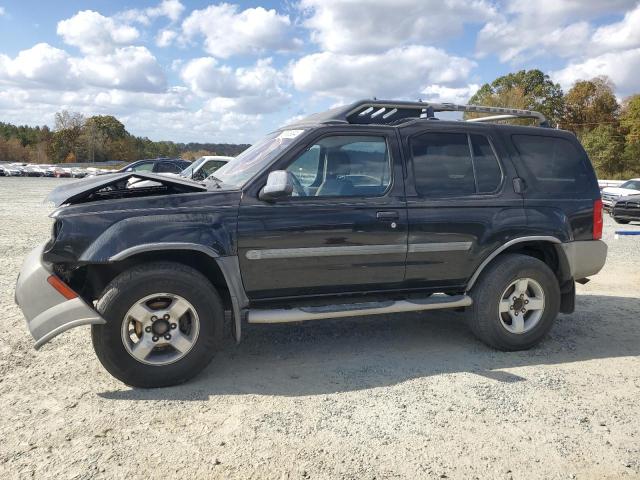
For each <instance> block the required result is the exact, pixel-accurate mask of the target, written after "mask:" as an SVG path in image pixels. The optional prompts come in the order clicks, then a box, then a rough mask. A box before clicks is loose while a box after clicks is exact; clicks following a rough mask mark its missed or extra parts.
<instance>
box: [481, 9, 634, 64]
mask: <svg viewBox="0 0 640 480" xmlns="http://www.w3.org/2000/svg"><path fill="white" fill-rule="evenodd" d="M636 3H637V0H604V1H603V0H601V1H597V2H585V1H581V0H539V1H531V0H514V1H511V2H508V3H506V5H505V7H504V8H503V9H501V10H500V12H501V13H500V15H498V16H497V17H496V18H494V19H492V20H490V21H489V22H487V23H486V24H485V26H484V27H483V28H482V29H481V31H480V33H479V34H478V38H477V45H476V50H477V53H478V55H479V56H480V57H483V56H485V55H488V54H491V53H495V54H497V55H498V57H499V59H500V61H502V62H522V61H524V60H526V59H528V58H531V57H536V56H542V55H556V56H560V57H565V58H571V57H575V56H578V55H579V54H580V52H585V51H586V50H587V49H586V48H585V47H588V48H592V47H595V48H597V45H591V44H590V41H591V37H592V35H593V30H594V29H593V27H592V26H591V24H590V23H589V22H588V20H591V19H592V18H595V17H597V16H599V15H603V14H615V13H618V12H624V11H625V10H626V9H628V8H631V7H633V6H634V5H636Z"/></svg>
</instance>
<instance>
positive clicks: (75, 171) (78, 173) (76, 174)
mask: <svg viewBox="0 0 640 480" xmlns="http://www.w3.org/2000/svg"><path fill="white" fill-rule="evenodd" d="M86 176H87V172H86V171H85V170H82V169H81V168H72V169H71V177H73V178H84V177H86Z"/></svg>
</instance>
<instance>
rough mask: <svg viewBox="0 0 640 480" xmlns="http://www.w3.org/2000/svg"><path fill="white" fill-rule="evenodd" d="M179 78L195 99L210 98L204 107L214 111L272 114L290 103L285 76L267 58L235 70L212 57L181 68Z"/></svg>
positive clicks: (192, 62)
mask: <svg viewBox="0 0 640 480" xmlns="http://www.w3.org/2000/svg"><path fill="white" fill-rule="evenodd" d="M181 77H182V79H183V80H184V82H185V83H186V84H187V85H188V86H189V87H190V88H191V90H192V91H193V92H195V93H196V94H197V95H200V96H202V97H208V98H210V97H213V98H210V100H209V101H208V104H207V105H208V108H209V109H211V110H214V111H225V110H229V111H236V112H242V113H247V112H256V113H264V112H271V111H275V110H277V109H278V108H279V107H281V106H282V104H283V103H286V102H288V101H289V99H290V95H289V94H288V93H287V92H286V91H285V89H284V84H285V82H286V79H285V76H284V74H282V73H281V72H279V71H278V70H276V69H275V68H274V67H273V65H272V62H271V59H270V58H267V59H261V60H258V62H257V63H256V64H255V65H254V66H253V67H248V68H247V67H241V68H236V69H233V68H231V67H228V66H225V65H219V63H218V61H217V60H216V59H215V58H212V57H203V58H197V59H195V60H191V61H190V62H188V63H187V64H186V65H185V66H184V68H183V69H182V72H181Z"/></svg>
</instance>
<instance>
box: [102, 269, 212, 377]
mask: <svg viewBox="0 0 640 480" xmlns="http://www.w3.org/2000/svg"><path fill="white" fill-rule="evenodd" d="M97 308H98V311H99V312H100V313H101V314H102V316H103V317H104V318H105V319H106V320H107V323H106V324H104V325H93V326H92V329H91V334H92V340H93V346H94V349H95V351H96V355H97V356H98V359H99V360H100V362H101V363H102V365H103V366H104V367H105V368H106V369H107V371H108V372H109V373H111V374H112V375H113V376H114V377H116V378H117V379H119V380H121V381H122V382H124V383H126V384H127V385H131V386H134V387H145V388H151V387H165V386H170V385H176V384H179V383H182V382H185V381H186V380H188V379H190V378H192V377H193V376H195V375H196V374H198V373H199V372H200V371H201V370H202V369H203V368H205V367H206V366H207V364H208V363H209V362H210V361H211V359H212V358H213V356H214V354H215V352H216V350H217V349H218V348H219V345H220V341H221V338H222V329H223V319H224V311H223V306H222V302H221V300H220V297H219V296H218V293H217V292H216V290H215V289H214V287H213V286H212V285H211V283H210V282H209V281H208V280H207V279H206V278H205V277H204V276H203V275H202V274H200V273H199V272H198V271H196V270H194V269H192V268H190V267H187V266H185V265H181V264H177V263H169V262H162V263H152V264H149V265H143V266H139V267H134V268H132V269H131V270H127V271H126V272H123V273H122V274H120V275H119V276H118V277H116V278H115V279H114V280H113V281H112V282H111V283H110V284H109V285H108V286H107V288H106V289H105V291H104V294H103V295H102V297H101V298H100V300H99V301H98V305H97Z"/></svg>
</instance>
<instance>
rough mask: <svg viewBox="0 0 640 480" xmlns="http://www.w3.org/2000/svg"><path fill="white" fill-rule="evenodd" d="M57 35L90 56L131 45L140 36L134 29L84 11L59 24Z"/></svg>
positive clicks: (91, 11)
mask: <svg viewBox="0 0 640 480" xmlns="http://www.w3.org/2000/svg"><path fill="white" fill-rule="evenodd" d="M57 33H58V35H60V36H61V37H62V39H63V40H64V42H65V43H66V44H68V45H73V46H75V47H78V48H79V49H80V51H82V52H83V53H89V54H101V53H107V52H110V51H112V50H113V49H114V48H116V47H117V46H121V45H128V44H130V43H131V42H133V41H135V40H136V39H137V38H138V37H139V35H140V33H139V32H138V30H137V29H135V28H134V27H131V26H130V25H126V24H123V23H119V22H117V21H116V20H114V19H113V18H109V17H105V16H103V15H101V14H100V13H98V12H94V11H93V10H83V11H81V12H78V13H76V14H75V15H74V16H73V17H71V18H68V19H66V20H62V21H60V22H58V28H57Z"/></svg>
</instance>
